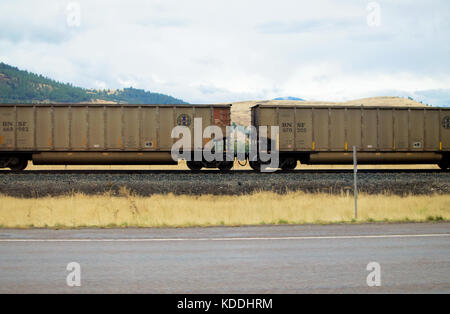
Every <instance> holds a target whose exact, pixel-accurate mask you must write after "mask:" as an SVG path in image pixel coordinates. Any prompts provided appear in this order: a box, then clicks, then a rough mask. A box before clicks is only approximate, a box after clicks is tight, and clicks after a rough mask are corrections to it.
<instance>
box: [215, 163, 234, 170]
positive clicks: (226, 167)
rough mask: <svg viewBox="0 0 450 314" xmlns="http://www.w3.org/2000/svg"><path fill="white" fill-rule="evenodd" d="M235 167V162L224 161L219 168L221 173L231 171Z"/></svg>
mask: <svg viewBox="0 0 450 314" xmlns="http://www.w3.org/2000/svg"><path fill="white" fill-rule="evenodd" d="M233 166H234V162H232V161H222V162H221V163H219V166H218V168H219V169H220V171H230V170H231V169H232V168H233Z"/></svg>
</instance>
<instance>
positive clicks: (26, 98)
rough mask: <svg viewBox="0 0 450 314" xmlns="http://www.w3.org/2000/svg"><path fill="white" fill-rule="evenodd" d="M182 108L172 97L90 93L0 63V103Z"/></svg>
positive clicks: (130, 91)
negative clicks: (165, 105) (174, 105)
mask: <svg viewBox="0 0 450 314" xmlns="http://www.w3.org/2000/svg"><path fill="white" fill-rule="evenodd" d="M80 102H111V103H129V104H131V103H132V104H185V103H186V102H184V101H182V100H180V99H177V98H174V97H172V96H168V95H164V94H159V93H152V92H148V91H145V90H142V89H135V88H132V87H130V88H125V89H123V90H94V89H84V88H81V87H76V86H72V84H70V83H60V82H57V81H55V80H52V79H49V78H46V77H44V76H42V75H38V74H34V73H30V72H28V71H22V70H19V69H18V68H16V67H12V66H10V65H7V64H5V63H0V103H4V104H5V103H9V104H10V103H80Z"/></svg>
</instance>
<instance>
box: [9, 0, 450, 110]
mask: <svg viewBox="0 0 450 314" xmlns="http://www.w3.org/2000/svg"><path fill="white" fill-rule="evenodd" d="M70 2H74V0H62V1H56V0H41V1H31V0H30V1H27V0H2V1H1V2H0V12H2V17H1V18H0V51H1V56H2V57H1V58H0V61H7V62H8V63H10V64H12V65H14V66H18V67H20V68H22V69H26V70H29V71H33V72H36V73H40V74H41V73H42V74H44V75H46V76H49V77H52V78H54V79H56V80H59V81H63V82H71V83H73V84H74V85H78V86H82V87H87V88H95V87H103V86H106V87H107V88H122V87H128V86H127V85H133V86H134V87H138V88H143V89H146V90H151V91H156V92H161V93H166V94H170V95H173V96H175V97H177V98H182V99H184V100H186V101H188V102H192V103H210V102H230V101H237V100H243V99H272V98H275V97H279V96H280V95H281V96H282V95H295V96H298V97H301V98H305V99H316V100H321V99H323V100H345V99H352V98H358V97H367V96H371V95H379V94H380V93H384V92H392V93H394V92H398V93H405V94H406V95H411V97H413V98H416V97H417V99H423V100H424V101H426V102H428V103H436V104H446V103H448V99H450V97H449V95H448V93H446V92H445V90H447V89H448V86H450V81H449V77H450V58H448V56H449V55H450V42H449V41H448V38H449V37H450V22H449V21H450V4H449V3H448V1H445V0H443V1H440V0H433V1H429V2H426V3H424V2H422V1H414V0H412V1H408V2H406V1H393V2H387V1H379V3H380V10H381V11H380V12H381V25H380V26H379V27H369V26H368V25H367V22H366V20H367V14H368V11H367V3H368V2H370V1H351V0H343V1H333V0H318V1H314V2H311V1H299V0H279V1H276V2H274V1H270V0H247V1H238V0H229V1H207V0H192V1H176V0H151V1H140V0H129V1H126V2H125V1H120V0H110V1H108V2H104V1H98V0H79V1H75V2H77V3H79V6H80V9H81V12H80V13H81V16H80V26H79V27H69V26H68V24H67V18H68V13H69V12H68V11H67V5H68V3H70ZM420 97H422V98H420Z"/></svg>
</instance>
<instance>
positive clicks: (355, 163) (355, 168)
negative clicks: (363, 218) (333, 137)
mask: <svg viewBox="0 0 450 314" xmlns="http://www.w3.org/2000/svg"><path fill="white" fill-rule="evenodd" d="M357 172H358V163H357V160H356V146H353V181H354V187H353V193H354V195H355V220H356V219H358V182H357V177H356V174H357Z"/></svg>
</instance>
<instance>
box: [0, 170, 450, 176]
mask: <svg viewBox="0 0 450 314" xmlns="http://www.w3.org/2000/svg"><path fill="white" fill-rule="evenodd" d="M284 173H286V174H315V173H317V174H346V173H353V169H317V170H310V169H301V170H292V171H276V172H262V173H261V172H255V171H253V170H232V171H228V172H220V171H219V170H202V171H196V172H194V171H191V170H28V171H26V170H25V171H20V172H15V171H7V170H4V171H0V175H10V176H24V175H31V176H33V175H64V174H67V175H79V174H92V175H102V174H106V175H134V174H136V175H145V174H147V175H158V174H182V175H193V176H198V175H206V174H221V175H235V176H239V175H251V174H254V175H272V174H284ZM358 173H359V174H364V173H368V174H375V173H387V174H389V173H411V174H431V173H438V174H450V171H449V170H441V169H358Z"/></svg>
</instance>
